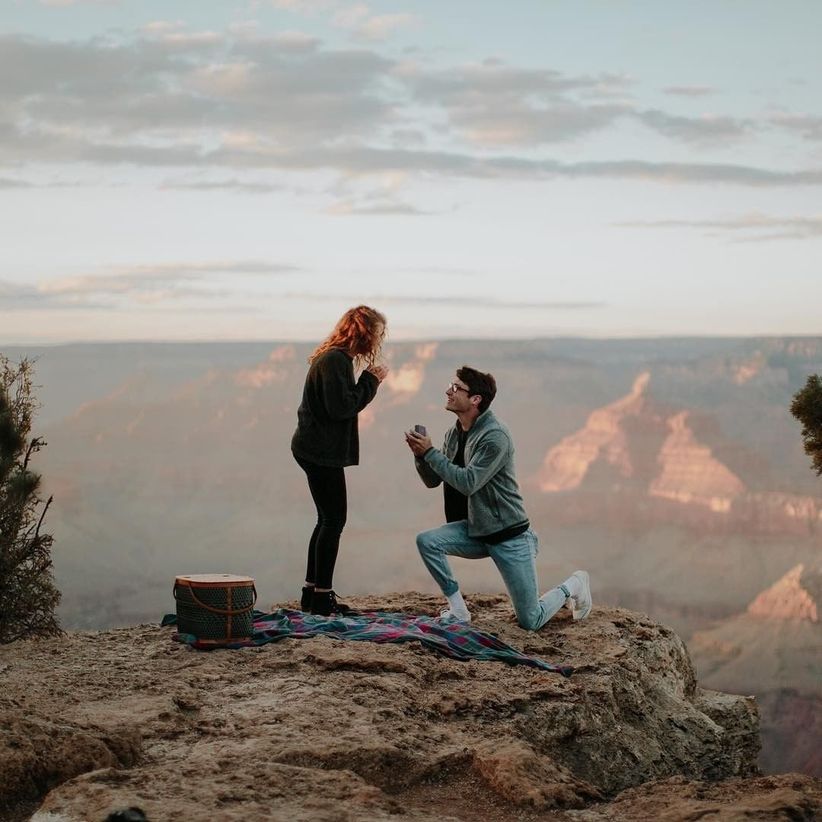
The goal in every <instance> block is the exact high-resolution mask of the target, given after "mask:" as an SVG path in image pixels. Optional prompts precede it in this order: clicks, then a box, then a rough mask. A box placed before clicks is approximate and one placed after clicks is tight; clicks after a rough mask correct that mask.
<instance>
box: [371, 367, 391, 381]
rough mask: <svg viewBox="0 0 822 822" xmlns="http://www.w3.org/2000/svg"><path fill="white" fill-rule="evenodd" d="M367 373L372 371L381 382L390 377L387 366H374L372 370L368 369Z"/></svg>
mask: <svg viewBox="0 0 822 822" xmlns="http://www.w3.org/2000/svg"><path fill="white" fill-rule="evenodd" d="M366 371H370V372H371V373H372V374H373V375H374V376H375V377H376V378H377V379H378V380H379V381H380V382H382V381H383V380H384V379H385V378H386V377H387V376H388V366H387V365H372V366H371V367H370V368H367V369H366Z"/></svg>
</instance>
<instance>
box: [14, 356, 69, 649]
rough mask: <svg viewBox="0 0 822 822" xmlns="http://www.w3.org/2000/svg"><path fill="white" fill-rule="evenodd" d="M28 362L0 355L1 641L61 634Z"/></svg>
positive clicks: (48, 502)
mask: <svg viewBox="0 0 822 822" xmlns="http://www.w3.org/2000/svg"><path fill="white" fill-rule="evenodd" d="M32 374H33V366H32V363H31V361H29V360H27V359H23V360H22V361H21V362H20V363H19V364H18V365H13V364H12V363H11V362H10V361H9V359H8V358H7V357H4V356H3V355H2V354H0V644H3V643H8V642H13V641H14V640H16V639H20V638H21V637H28V636H54V635H55V634H59V633H60V625H59V623H58V622H57V617H56V615H55V608H56V607H57V603H58V602H59V601H60V592H59V591H58V590H57V588H56V587H55V585H54V577H53V574H52V562H51V546H52V541H53V539H52V536H51V534H44V533H42V532H41V530H40V529H41V528H42V525H43V520H44V518H45V516H46V511H48V507H49V505H50V504H51V497H49V499H48V500H47V501H46V502H45V504H44V503H43V499H42V497H41V496H40V475H39V474H37V473H35V472H34V471H32V470H31V468H30V467H29V463H30V462H31V458H32V456H33V455H34V454H36V453H37V452H38V451H39V450H40V449H41V448H42V447H43V446H44V445H45V442H43V440H42V438H40V437H30V434H31V424H32V418H33V415H34V411H35V409H36V407H37V402H36V400H35V398H34V393H33V384H32Z"/></svg>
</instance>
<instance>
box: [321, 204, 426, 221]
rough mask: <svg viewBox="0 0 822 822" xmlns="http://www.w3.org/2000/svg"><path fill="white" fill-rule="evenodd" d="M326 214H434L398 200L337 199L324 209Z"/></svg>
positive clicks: (406, 215) (408, 215) (344, 215)
mask: <svg viewBox="0 0 822 822" xmlns="http://www.w3.org/2000/svg"><path fill="white" fill-rule="evenodd" d="M325 211H326V213H327V214H333V215H335V216H338V217H350V216H354V215H371V216H373V215H376V214H381V215H392V214H393V215H402V216H405V217H418V216H422V215H428V214H434V213H435V212H433V211H425V210H423V209H420V208H417V207H416V206H414V205H411V204H410V203H405V202H402V201H400V200H370V201H368V200H367V201H356V200H339V201H338V202H336V203H334V204H333V205H331V206H329V207H328V208H327V209H326V210H325Z"/></svg>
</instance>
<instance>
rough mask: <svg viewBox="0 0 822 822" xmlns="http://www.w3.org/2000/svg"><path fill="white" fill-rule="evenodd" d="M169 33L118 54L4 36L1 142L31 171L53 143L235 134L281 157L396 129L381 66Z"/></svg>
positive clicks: (352, 56) (303, 46) (330, 54)
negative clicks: (255, 139) (281, 152)
mask: <svg viewBox="0 0 822 822" xmlns="http://www.w3.org/2000/svg"><path fill="white" fill-rule="evenodd" d="M170 25H171V26H172V27H171V28H170V29H169V27H167V26H166V27H163V28H161V29H160V30H159V31H157V32H155V33H153V34H151V35H147V36H143V37H139V38H137V39H136V40H134V42H123V43H118V42H110V41H108V40H100V39H98V40H92V41H89V42H85V43H83V42H51V41H45V40H38V39H34V38H29V37H21V36H11V35H6V36H0V112H2V113H3V115H4V116H3V118H2V120H0V141H2V143H5V144H8V143H9V142H11V143H12V145H11V147H12V148H13V149H18V150H19V151H20V153H21V155H22V157H23V158H27V157H28V156H32V159H35V160H36V159H38V155H43V154H46V155H47V153H48V148H49V145H48V143H49V141H54V140H56V141H63V142H65V141H67V140H68V141H71V140H73V141H74V142H75V143H77V145H78V149H79V148H80V147H81V146H82V145H83V144H85V145H86V146H93V145H94V144H96V143H101V142H109V141H111V142H115V141H119V142H122V143H125V142H128V143H129V144H131V145H132V146H134V145H135V144H137V143H139V144H141V145H142V146H143V147H145V148H150V147H157V146H164V147H167V146H174V147H179V146H185V145H186V143H196V144H198V145H199V147H200V148H202V147H203V146H205V145H208V144H213V142H214V139H215V136H219V135H220V133H221V132H222V131H237V130H245V131H247V132H250V133H254V134H256V135H259V137H260V139H261V141H263V142H265V141H267V142H268V143H270V144H271V145H273V146H277V147H280V148H282V147H287V146H289V145H291V146H299V145H304V144H305V143H306V142H309V143H316V142H321V141H324V140H330V139H334V140H344V139H346V138H349V139H350V138H355V137H360V138H361V137H363V136H365V135H371V134H374V133H375V131H378V130H379V128H380V127H381V126H382V125H383V124H386V125H387V124H389V123H391V122H392V120H393V117H392V113H393V108H394V107H393V103H391V102H389V100H388V97H389V94H388V87H389V86H390V85H392V84H393V81H392V80H391V79H390V77H389V69H390V68H391V66H392V65H393V63H392V61H390V60H388V59H387V58H384V57H382V56H380V55H378V54H375V53H373V52H370V51H365V50H361V49H343V50H335V51H331V50H323V49H319V48H314V47H312V45H311V42H310V41H307V40H305V39H303V40H301V41H300V42H299V43H295V40H294V38H293V37H292V38H285V39H284V38H283V37H282V36H281V37H280V38H279V39H277V38H260V37H243V38H232V37H229V36H226V35H219V34H217V33H215V32H188V31H181V30H178V29H177V28H176V27H174V25H175V24H170ZM15 135H16V136H17V137H18V140H17V145H15V144H14V143H15V140H14V137H15ZM29 140H34V143H33V144H32V145H30V147H29V148H27V147H26V143H27V142H28V141H29ZM78 153H82V152H81V151H78ZM80 159H83V158H82V157H81V158H80Z"/></svg>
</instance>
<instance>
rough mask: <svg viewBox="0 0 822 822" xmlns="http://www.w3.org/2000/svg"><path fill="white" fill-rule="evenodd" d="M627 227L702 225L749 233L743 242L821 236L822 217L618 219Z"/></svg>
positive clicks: (706, 227)
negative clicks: (627, 220) (630, 220)
mask: <svg viewBox="0 0 822 822" xmlns="http://www.w3.org/2000/svg"><path fill="white" fill-rule="evenodd" d="M616 225H618V226H620V227H624V228H701V229H706V230H707V231H709V232H720V233H747V234H749V235H751V236H747V237H743V238H741V240H740V241H742V242H761V241H765V240H785V239H811V238H817V237H822V217H773V216H769V215H767V214H756V213H754V214H746V215H743V216H740V217H731V218H726V219H717V220H653V221H639V222H628V223H616Z"/></svg>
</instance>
